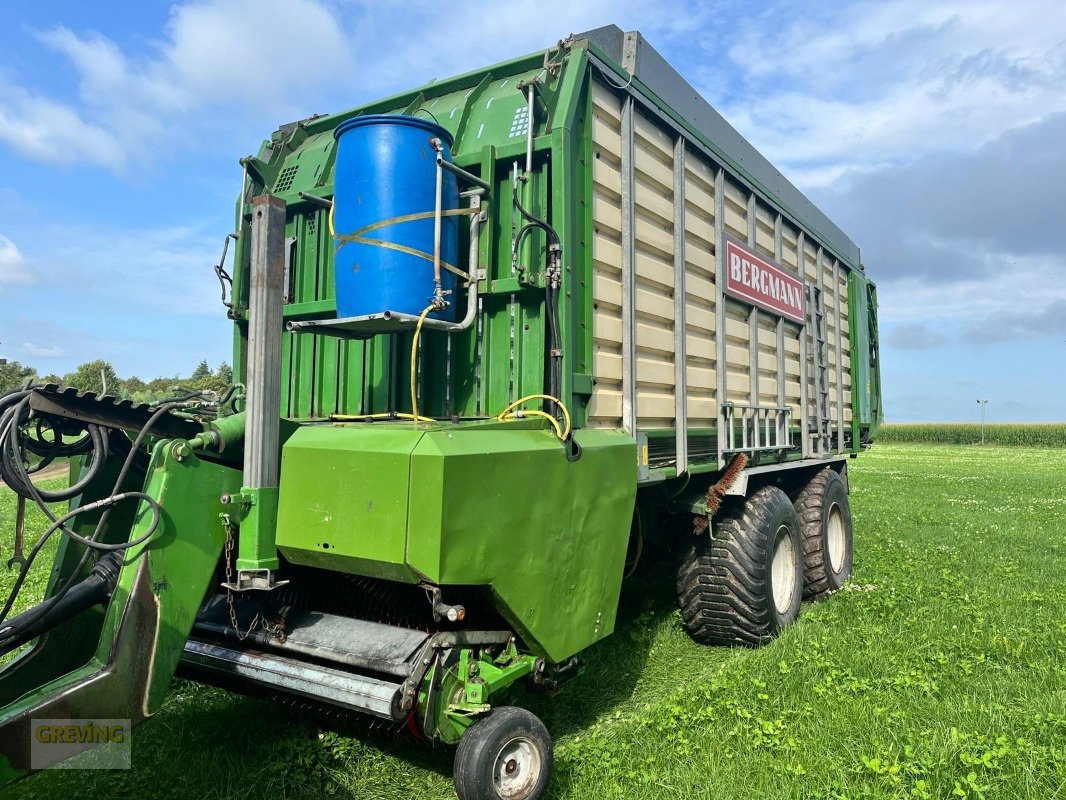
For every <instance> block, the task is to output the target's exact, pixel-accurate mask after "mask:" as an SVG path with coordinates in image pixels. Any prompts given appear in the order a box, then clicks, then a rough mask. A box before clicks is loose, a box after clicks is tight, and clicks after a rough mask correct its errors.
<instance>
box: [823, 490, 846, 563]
mask: <svg viewBox="0 0 1066 800" xmlns="http://www.w3.org/2000/svg"><path fill="white" fill-rule="evenodd" d="M846 538H847V537H845V536H844V513H843V512H842V511H841V510H840V506H839V505H837V504H836V503H833V505H832V506H831V507H830V509H829V518H828V519H827V520H826V523H825V549H826V550H828V551H829V566H830V567H832V568H833V572H840V569H841V567H843V566H844V550H845V549H846V546H847V542H846V541H845V540H846Z"/></svg>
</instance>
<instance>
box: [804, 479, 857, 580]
mask: <svg viewBox="0 0 1066 800" xmlns="http://www.w3.org/2000/svg"><path fill="white" fill-rule="evenodd" d="M796 512H797V513H798V514H799V517H800V522H801V523H802V526H803V597H804V598H805V599H807V600H818V599H820V598H822V597H825V596H826V595H830V594H832V593H833V592H836V591H839V590H840V588H841V587H842V586H843V585H844V584H845V583H847V581H848V579H849V578H850V577H851V569H852V562H853V553H852V534H851V506H850V505H849V504H848V490H847V487H846V486H845V485H844V479H843V478H841V477H840V474H839V473H837V472H836V470H834V469H831V468H830V467H826V468H825V469H823V470H822V471H821V472H819V473H818V474H817V475H815V476H814V477H813V478H812V479H811V482H810V483H808V484H807V485H806V486H805V487H804V488H803V491H802V492H800V494H799V497H797V498H796Z"/></svg>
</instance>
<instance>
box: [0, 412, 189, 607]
mask: <svg viewBox="0 0 1066 800" xmlns="http://www.w3.org/2000/svg"><path fill="white" fill-rule="evenodd" d="M196 396H199V393H191V394H188V395H185V396H183V397H182V398H181V399H178V400H175V401H171V402H168V403H164V404H163V405H161V406H160V407H159V408H157V409H156V411H155V413H153V414H152V416H151V417H149V419H148V421H147V422H146V423H145V424H144V426H143V427H142V428H141V430H140V432H139V433H138V434H137V438H136V439H135V440H134V441H133V443H132V445H131V446H130V450H129V453H128V454H127V455H126V458H125V460H124V462H123V464H122V469H121V470H120V471H119V474H118V478H117V479H116V481H115V485H114V488H113V489H112V493H111V497H109V498H105V499H104V500H102V501H99V503H96V504H90V505H88V506H84V507H83V508H79V509H75V510H74V512H72V513H71V514H67V515H66V516H64V517H62V518H60V517H57V516H56V515H55V514H54V513H53V512H52V510H51V509H50V508H48V506H47V505H46V504H45V502H44V500H43V499H42V498H41V495H40V493H39V492H38V490H37V487H36V486H34V484H33V482H32V481H27V482H28V483H29V488H30V490H31V494H32V495H33V499H34V501H35V502H36V503H37V505H38V506H39V507H40V508H41V510H42V511H43V512H44V513H45V515H46V516H47V517H48V518H49V519H50V520H51V521H52V523H53V525H52V526H50V527H49V528H48V530H47V531H45V533H44V534H42V535H41V537H40V539H39V540H38V541H37V544H36V545H35V546H34V548H33V550H32V552H31V553H30V557H29V558H28V559H27V561H26V563H25V564H24V565H23V566H22V569H21V570H20V571H19V576H18V579H17V580H16V582H15V586H14V587H13V588H12V591H11V593H10V594H9V595H8V599H7V602H6V603H5V604H4V608H3V609H2V610H0V623H2V622H3V621H4V620H5V619H6V618H7V615H8V614H9V613H10V612H11V607H12V606H13V605H14V602H15V598H16V597H18V593H19V590H20V589H21V587H22V585H23V583H24V581H25V579H26V574H27V572H28V570H29V567H30V565H31V564H32V563H33V560H34V559H35V558H36V557H37V554H38V553H39V552H40V550H41V548H42V547H43V546H44V543H45V542H46V541H47V539H48V537H50V536H51V535H52V534H53V533H54V532H55V531H57V530H60V531H62V532H63V533H64V534H65V535H67V536H70V537H71V538H72V539H74V540H75V541H78V542H80V543H81V544H84V545H85V546H86V547H85V552H84V553H83V554H82V557H81V559H80V560H79V561H78V564H77V566H76V567H75V568H74V569H73V570H72V571H71V573H70V576H69V577H68V578H67V580H66V581H65V582H64V583H63V585H62V586H61V587H60V588H59V589H58V590H57V591H56V592H55V594H53V595H52V597H50V598H49V599H48V600H45V601H44V602H43V603H41V604H40V605H38V606H36V607H35V608H34V609H31V611H32V613H35V614H38V615H42V616H43V615H44V614H47V613H48V611H49V609H51V608H52V607H53V606H55V605H56V604H57V603H59V602H61V601H62V599H63V597H64V596H65V595H66V594H67V592H69V591H70V590H71V588H72V587H73V586H74V585H75V584H76V581H75V579H76V578H77V576H78V575H79V574H81V572H82V570H84V569H85V566H86V564H87V563H88V561H89V556H90V555H91V554H92V552H93V551H94V550H96V551H99V550H110V551H120V552H121V551H125V550H128V549H129V548H131V547H134V546H136V545H138V544H141V543H143V542H145V541H146V540H147V539H149V538H150V537H151V536H152V535H153V534H154V533H155V531H156V528H157V527H158V524H159V519H160V514H161V509H160V508H159V503H158V502H157V501H156V500H155V498H153V497H151V496H149V495H147V494H145V493H143V492H125V493H121V494H120V493H119V490H120V489H121V487H122V484H123V483H124V482H125V480H126V477H127V476H128V474H129V471H130V468H131V467H132V465H133V463H134V461H135V460H136V457H137V454H138V453H139V452H140V448H141V446H142V445H143V444H144V440H145V438H147V436H148V434H149V432H150V431H151V429H152V427H153V426H154V425H155V423H156V421H157V420H158V419H159V418H160V417H161V416H163V415H164V414H166V413H168V412H170V411H172V410H174V409H176V408H181V407H182V406H183V405H185V403H186V401H187V400H190V399H192V398H193V397H196ZM3 431H4V429H3V425H0V436H3V435H4V433H3ZM18 466H19V467H21V466H22V465H21V463H19V465H18ZM130 497H136V498H139V499H141V500H143V501H144V502H146V503H147V504H148V506H149V507H150V508H151V510H152V515H153V518H152V523H151V524H150V525H149V530H148V532H147V533H145V534H144V535H143V536H141V537H140V538H138V539H136V540H133V541H130V542H122V543H120V544H117V545H106V544H104V543H102V542H99V541H97V540H98V539H99V537H100V534H101V533H103V531H104V529H105V527H106V525H107V521H108V519H109V518H110V516H111V510H112V509H113V508H114V507H115V505H116V504H117V503H118V502H119V501H120V500H123V499H126V498H130ZM100 505H103V506H104V511H103V513H102V514H101V515H100V519H99V520H98V521H97V523H96V528H95V530H94V531H93V534H92V536H90V537H87V538H86V537H82V536H80V535H79V534H76V533H74V531H72V530H71V529H70V528H68V527H66V524H65V523H66V522H67V521H69V520H70V519H71V518H73V517H74V516H77V515H78V514H80V513H83V512H85V511H87V510H89V509H90V508H91V507H92V508H98V507H100ZM27 613H30V612H27Z"/></svg>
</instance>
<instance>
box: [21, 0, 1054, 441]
mask: <svg viewBox="0 0 1066 800" xmlns="http://www.w3.org/2000/svg"><path fill="white" fill-rule="evenodd" d="M609 22H614V23H616V24H618V25H619V26H620V27H622V28H624V29H626V30H633V29H637V30H641V31H642V32H643V33H644V34H645V36H646V37H647V38H648V39H649V40H650V41H651V43H652V44H653V45H654V46H655V47H656V48H657V49H659V50H660V52H662V53H663V55H664V56H665V57H666V58H667V60H669V61H670V62H671V63H673V64H674V65H675V66H676V67H677V68H678V69H679V70H680V71H681V72H682V74H684V75H685V76H686V77H687V78H688V79H689V80H690V82H691V83H692V84H693V85H694V86H695V87H696V88H697V89H698V90H699V91H701V92H702V93H703V94H704V96H705V97H706V98H707V99H708V100H709V101H710V102H711V103H712V104H713V105H714V106H715V107H717V108H718V109H719V110H720V111H721V112H722V113H723V114H725V116H726V117H727V118H728V119H729V120H730V121H732V122H733V123H734V125H735V126H736V127H737V128H739V130H740V131H741V132H742V133H743V134H744V135H746V136H747V137H748V138H749V139H751V140H752V141H753V142H754V143H755V144H756V146H758V147H759V148H760V149H762V150H763V152H764V153H766V155H768V156H769V157H770V158H771V160H773V161H774V162H775V163H776V164H777V165H778V166H779V167H780V168H781V169H782V170H783V171H784V172H785V174H786V175H788V176H789V177H790V178H791V179H792V180H793V181H794V182H795V183H796V184H797V185H799V186H800V188H802V189H804V190H805V191H807V192H808V193H809V194H810V195H811V196H812V198H813V199H814V200H815V201H816V202H817V203H818V204H819V205H821V206H822V207H823V208H824V209H825V210H826V211H827V212H828V213H829V215H830V216H831V217H832V218H833V219H834V220H835V221H836V222H837V223H838V224H840V225H841V227H842V228H843V229H844V230H845V231H847V232H848V233H849V234H850V235H851V236H852V238H853V239H855V241H856V242H857V243H858V244H859V246H860V247H861V248H862V251H863V258H864V261H865V263H866V265H867V268H868V272H869V274H870V275H871V276H872V277H874V279H875V280H877V281H878V284H879V287H880V295H881V328H882V338H883V341H884V347H883V370H884V380H885V394H886V407H887V412H888V416H889V418H890V419H894V420H900V421H902V420H970V419H975V418H976V417H977V415H978V406H977V404H976V403H975V400H976V398H977V397H985V398H988V399H989V400H990V403H989V406H988V410H989V416H990V418H992V419H995V420H1003V421H1022V420H1062V419H1066V148H1064V147H1063V146H1062V142H1064V141H1066V92H1064V91H1063V89H1062V87H1063V86H1064V85H1066V6H1064V5H1063V4H1062V3H1061V2H1046V1H1044V0H1032V1H1031V2H1026V3H1024V4H1017V3H1003V2H999V1H998V0H967V1H966V2H952V1H951V0H946V1H944V2H940V1H939V0H895V1H890V2H883V3H846V2H823V3H816V4H815V3H810V4H805V3H796V2H787V3H755V2H750V3H749V2H721V3H685V2H680V3H679V2H668V1H667V0H644V1H643V2H641V3H639V4H636V3H633V4H617V3H609V2H602V0H590V1H589V2H585V3H573V2H569V1H567V2H564V1H563V0H538V2H535V3H532V2H530V3H506V2H488V1H487V0H481V1H479V2H467V3H459V4H452V5H451V6H450V8H449V10H448V11H444V10H442V6H441V5H440V4H439V3H429V2H413V3H365V2H340V1H339V0H192V1H190V2H179V3H164V2H109V3H107V4H99V3H83V2H62V1H60V2H49V3H41V2H25V1H24V0H8V1H7V2H5V3H3V4H2V5H0V342H2V344H0V355H2V356H6V357H8V358H14V359H18V360H20V361H23V362H26V363H31V364H34V365H35V366H37V367H38V368H39V369H40V370H41V371H42V372H58V373H63V372H64V371H67V370H68V369H70V368H71V367H72V366H74V365H76V364H78V363H81V362H83V361H86V360H89V359H91V358H96V357H104V358H108V359H110V360H111V361H112V362H113V363H114V364H115V366H116V368H117V369H118V371H119V373H120V374H123V375H132V374H137V375H141V376H144V377H148V376H154V375H157V374H161V373H178V372H181V373H187V372H189V371H191V369H192V368H193V367H194V366H195V365H196V363H197V362H198V361H199V360H200V359H201V358H205V357H206V358H207V359H208V360H209V361H210V362H211V363H212V364H213V365H214V364H217V363H218V362H220V361H223V360H228V359H229V354H230V338H229V325H228V323H227V322H226V320H225V318H224V316H223V315H222V314H221V307H220V305H219V303H218V296H217V284H216V283H215V281H214V277H213V275H212V274H211V264H212V263H214V261H215V260H217V257H218V252H219V250H220V248H221V243H222V239H223V237H224V236H225V234H226V233H227V232H228V231H229V230H230V229H231V227H232V215H233V200H234V197H235V195H236V192H237V188H238V185H239V181H240V178H241V174H240V169H239V167H238V166H237V159H238V158H239V157H241V156H243V155H246V154H248V153H251V152H253V151H255V150H256V149H257V147H258V143H259V141H260V140H261V139H262V138H263V137H265V136H268V135H269V133H270V131H272V130H273V129H274V127H276V125H277V124H279V123H282V122H288V121H291V120H294V119H298V118H302V117H306V116H309V115H311V114H312V113H323V112H330V111H336V110H339V109H342V108H346V107H349V106H353V105H356V104H359V103H362V102H364V101H367V100H371V99H374V98H376V97H379V96H382V95H386V94H389V93H392V92H394V91H398V90H401V89H405V88H409V87H411V86H415V85H419V84H421V83H424V82H425V81H427V80H429V79H431V78H434V77H444V76H446V75H449V74H454V73H458V72H461V71H464V70H467V69H471V68H474V67H478V66H482V65H484V64H487V63H490V62H493V61H498V60H502V59H505V58H508V57H511V56H514V55H517V54H519V53H523V52H529V51H533V50H537V49H541V48H544V47H547V46H549V45H551V44H552V43H554V42H555V41H557V40H558V39H560V38H562V37H564V36H566V35H567V34H568V33H570V32H575V31H581V30H586V29H588V28H592V27H596V26H598V25H602V24H607V23H609ZM471 43H477V47H476V48H475V47H474V46H472V45H471Z"/></svg>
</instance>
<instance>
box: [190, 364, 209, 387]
mask: <svg viewBox="0 0 1066 800" xmlns="http://www.w3.org/2000/svg"><path fill="white" fill-rule="evenodd" d="M210 377H211V365H210V364H208V363H207V359H204V360H203V361H201V362H200V363H199V364H197V366H196V369H194V370H193V371H192V375H191V376H190V377H189V380H191V381H193V382H196V381H206V380H208V379H209V378H210Z"/></svg>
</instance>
